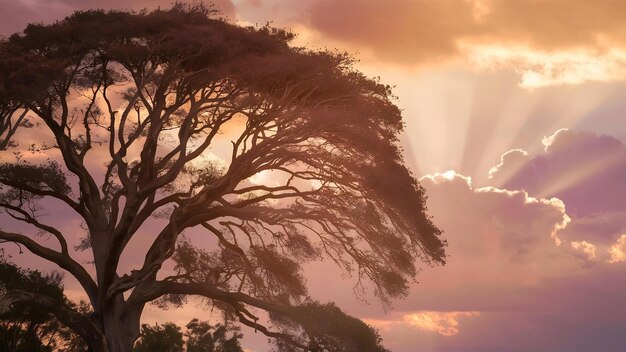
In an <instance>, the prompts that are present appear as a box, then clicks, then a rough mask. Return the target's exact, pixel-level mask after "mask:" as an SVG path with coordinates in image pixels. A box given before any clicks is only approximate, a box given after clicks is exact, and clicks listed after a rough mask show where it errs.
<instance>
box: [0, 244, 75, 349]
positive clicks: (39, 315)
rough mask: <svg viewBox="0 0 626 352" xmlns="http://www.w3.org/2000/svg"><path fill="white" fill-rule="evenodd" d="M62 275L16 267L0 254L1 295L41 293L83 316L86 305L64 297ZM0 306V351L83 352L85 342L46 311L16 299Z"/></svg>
mask: <svg viewBox="0 0 626 352" xmlns="http://www.w3.org/2000/svg"><path fill="white" fill-rule="evenodd" d="M62 278H63V276H62V275H61V274H59V273H58V272H52V273H50V274H42V273H41V272H39V271H37V270H30V269H23V268H18V267H17V266H15V265H14V264H13V263H11V262H10V261H8V260H7V259H6V257H4V256H3V255H2V253H0V293H1V294H4V293H6V292H8V291H12V293H13V295H14V297H16V298H17V294H18V293H19V294H21V295H22V296H30V295H37V294H43V295H46V296H47V297H50V298H51V303H54V304H57V305H59V306H63V307H66V309H72V310H74V311H79V312H82V313H84V315H85V316H86V314H87V312H86V311H85V309H86V308H85V305H84V304H81V305H76V304H74V303H72V302H70V301H69V300H68V299H67V298H66V297H65V295H64V294H63V286H62V285H61V281H62ZM4 303H5V302H3V304H2V305H0V352H53V351H54V352H83V351H86V350H87V347H86V345H85V343H84V342H83V341H82V339H80V338H79V337H78V336H77V335H76V334H75V333H73V331H72V330H71V329H69V328H67V327H66V326H65V325H64V324H62V322H61V321H60V320H59V319H58V318H57V317H56V316H55V315H53V314H51V313H50V311H49V310H48V309H45V307H43V306H41V305H36V304H31V303H27V302H22V301H21V300H19V299H16V300H15V301H14V302H12V303H10V304H6V305H5V304H4Z"/></svg>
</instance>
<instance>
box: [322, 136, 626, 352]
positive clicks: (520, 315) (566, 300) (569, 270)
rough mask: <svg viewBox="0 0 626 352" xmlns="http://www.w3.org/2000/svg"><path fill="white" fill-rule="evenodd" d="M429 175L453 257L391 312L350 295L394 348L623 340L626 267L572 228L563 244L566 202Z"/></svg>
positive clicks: (606, 346) (604, 344) (583, 344)
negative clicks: (572, 236)
mask: <svg viewBox="0 0 626 352" xmlns="http://www.w3.org/2000/svg"><path fill="white" fill-rule="evenodd" d="M553 147H555V148H556V147H557V144H555V145H554V146H553ZM505 161H506V160H505ZM504 164H506V162H505V163H504ZM420 182H421V184H422V185H423V186H424V187H425V188H426V194H427V195H428V201H427V204H428V208H429V213H430V214H431V215H433V220H434V222H435V223H436V224H437V225H438V226H439V227H440V228H441V229H442V230H443V231H444V236H445V238H446V239H447V241H448V243H449V247H448V254H449V258H448V263H447V265H446V266H445V267H441V268H439V267H438V268H429V269H425V270H424V271H423V273H422V274H420V276H419V280H420V283H419V284H417V285H415V286H413V287H412V290H411V294H410V295H409V296H408V297H407V299H406V300H404V301H400V302H396V303H395V304H394V308H395V310H394V312H392V313H391V314H389V315H382V314H376V313H375V312H373V310H372V309H371V307H370V306H366V307H360V306H357V305H354V304H352V305H351V306H350V305H349V303H347V302H348V301H347V299H346V300H345V301H343V302H342V304H345V305H346V306H348V307H349V309H350V310H351V312H352V313H353V314H356V315H358V316H361V317H364V318H366V320H367V322H368V323H370V324H372V325H373V326H375V327H377V328H379V329H380V331H381V334H382V336H383V339H384V341H385V342H386V343H387V346H388V348H391V349H392V350H394V351H414V350H416V346H419V348H420V349H422V350H433V351H435V350H436V351H458V350H467V351H484V350H498V351H499V350H515V351H521V350H523V351H527V350H532V351H569V350H576V349H580V350H603V351H604V350H606V351H617V350H619V347H618V346H617V345H616V344H615V336H616V335H615V331H616V327H619V326H623V324H625V323H626V321H625V320H624V318H623V316H620V314H622V313H618V312H616V311H612V309H614V308H612V307H615V306H616V305H618V306H619V305H621V301H622V298H621V297H620V295H619V294H617V292H620V291H621V290H623V289H626V280H623V279H616V278H620V277H621V275H623V274H624V273H623V271H619V269H620V268H619V267H617V266H615V265H609V264H604V260H601V259H600V258H604V257H606V253H608V252H607V248H605V247H601V246H596V245H595V244H593V243H591V242H589V241H584V240H580V241H570V240H569V239H564V238H563V239H562V241H561V244H560V245H557V243H556V241H555V238H554V237H555V236H556V237H558V238H562V237H565V236H564V235H563V233H566V232H567V231H568V230H569V227H570V224H571V223H569V222H568V221H569V216H568V214H567V213H566V209H567V204H566V203H565V204H564V203H563V202H562V201H560V200H559V199H556V198H549V199H546V198H537V197H533V196H532V194H528V193H527V192H525V191H523V190H508V189H503V188H496V187H476V186H473V184H472V180H471V179H470V178H469V177H466V176H463V175H461V174H458V173H456V172H454V171H448V172H445V173H439V174H431V175H428V176H425V177H423V178H422V179H421V181H420ZM611 243H613V242H611ZM624 243H625V244H626V236H625V239H624ZM624 250H625V252H626V246H625V247H624ZM625 258H626V257H625ZM591 262H593V263H594V265H590V263H591ZM326 273H327V272H326ZM320 275H321V274H320ZM320 277H321V276H320ZM324 277H325V278H326V279H325V280H326V281H325V285H323V288H320V289H319V290H320V291H321V290H327V289H328V287H329V286H332V287H333V288H332V292H331V293H330V295H331V296H332V297H334V298H337V297H338V296H341V294H340V293H339V294H338V293H337V292H338V291H337V288H336V287H337V286H335V284H334V283H333V284H332V285H329V284H328V275H325V276H324ZM611 282H614V284H611ZM310 283H311V284H312V285H316V284H319V282H318V281H316V280H313V281H310ZM338 286H341V285H338ZM348 290H349V289H348ZM591 295H593V297H596V298H595V299H593V300H590V299H589V297H590V296H591ZM342 300H343V299H342ZM617 310H619V311H620V312H622V311H623V309H621V308H617ZM590 321H592V322H594V327H593V328H591V329H590V328H588V325H589V322H590Z"/></svg>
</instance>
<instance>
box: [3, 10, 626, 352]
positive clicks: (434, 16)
mask: <svg viewBox="0 0 626 352" xmlns="http://www.w3.org/2000/svg"><path fill="white" fill-rule="evenodd" d="M169 3H170V1H147V0H146V1H141V0H140V1H137V0H128V1H107V2H104V1H96V0H88V1H77V0H50V1H38V0H28V1H26V0H23V1H8V0H0V34H2V35H9V34H11V33H13V32H15V31H19V30H20V29H22V28H23V27H24V26H25V25H26V23H28V22H45V23H48V22H51V21H53V20H55V19H59V18H62V17H63V16H65V15H68V14H70V13H71V12H72V11H73V10H75V9H85V8H100V7H106V8H111V7H115V8H127V7H132V8H142V7H146V6H147V7H156V6H158V5H160V6H164V7H165V6H168V5H169ZM216 4H217V5H218V6H219V7H220V8H222V9H223V10H224V13H225V14H226V15H227V16H229V17H230V18H231V20H233V21H238V22H240V23H242V24H257V23H258V24H264V23H266V22H268V21H271V22H272V23H273V25H275V26H284V27H287V28H291V29H292V30H294V31H295V32H296V33H299V36H298V38H297V39H296V43H297V44H298V45H307V46H311V47H318V48H339V49H342V50H347V51H349V52H351V53H354V54H355V56H356V57H357V58H359V59H360V62H359V64H358V67H359V69H361V70H362V71H364V72H365V73H367V74H368V75H370V76H380V77H381V81H382V82H384V83H387V84H391V85H394V86H395V90H394V92H395V94H396V95H397V96H398V101H397V104H398V105H399V106H400V107H401V108H402V109H403V111H404V118H405V122H406V132H405V134H404V136H403V144H404V147H405V158H406V161H407V164H408V165H409V166H410V167H411V169H412V170H413V172H414V173H415V175H416V176H417V177H418V178H419V179H420V180H421V182H422V184H423V185H424V187H425V188H426V190H427V194H428V197H429V198H428V207H429V213H430V214H431V215H432V216H433V218H434V222H435V223H436V224H437V226H439V227H440V228H441V229H442V230H443V231H444V233H445V238H446V239H447V241H448V243H449V247H448V253H449V259H448V264H447V265H446V266H444V267H436V268H430V267H424V268H423V271H422V272H421V274H420V275H419V276H418V280H419V283H417V284H415V285H413V287H412V289H411V293H410V294H409V296H408V297H407V298H406V299H405V300H398V301H395V302H394V304H393V307H394V309H393V310H391V311H387V312H386V311H385V310H383V309H382V306H381V304H379V303H378V302H376V299H375V298H373V297H372V296H371V295H369V296H368V293H365V294H364V295H365V297H367V298H369V304H365V303H363V302H359V301H357V300H356V299H355V296H354V294H353V291H352V286H353V284H354V283H353V282H352V281H350V279H347V278H342V276H341V273H340V272H339V271H338V270H335V269H333V268H332V267H329V265H327V264H326V263H320V264H315V265H311V266H310V267H309V268H307V275H308V276H307V277H308V283H309V286H310V293H311V295H312V296H314V297H316V298H318V299H320V300H322V301H324V300H332V301H335V302H337V303H338V305H339V306H340V307H342V308H343V309H344V310H346V311H347V312H348V313H350V314H353V315H355V316H358V317H360V318H362V319H364V320H366V321H367V322H368V323H370V324H371V325H373V326H375V327H376V328H378V329H379V330H380V333H381V335H382V337H383V340H384V344H385V346H386V347H388V348H389V349H391V350H392V351H395V352H401V351H406V352H409V351H460V350H463V351H622V350H623V347H622V346H623V345H624V342H626V338H625V336H626V307H625V306H624V304H623V292H626V146H625V145H624V144H623V143H624V142H625V141H626V124H625V123H624V116H623V114H624V112H625V111H626V100H625V99H624V92H626V82H625V81H626V39H624V38H626V2H620V1H588V0H567V1H566V0H550V1H549V0H516V1H505V0H458V1H457V0H450V1H434V0H404V1H400V0H398V1H385V2H384V1H382V0H380V1H376V0H341V1H330V0H302V1H287V0H282V1H281V0H232V2H231V1H230V0H221V1H216ZM22 137H23V138H29V136H22ZM0 157H2V156H0ZM260 177H261V176H260ZM264 177H265V180H264V181H266V182H267V181H268V180H267V177H268V176H264ZM50 222H51V223H53V224H54V223H55V222H56V224H57V225H60V226H61V227H62V228H63V227H64V228H67V229H71V228H76V226H79V224H78V223H77V222H73V221H71V220H70V221H67V219H60V218H56V219H51V221H50ZM149 230H150V229H145V230H144V231H147V232H149ZM78 239H79V236H78V235H77V236H76V237H75V238H74V240H75V241H77V240H78ZM140 247H141V244H140V243H138V244H136V247H135V248H140ZM15 259H16V261H17V262H18V263H20V264H24V265H29V266H31V267H38V268H45V267H46V266H45V264H44V263H43V262H42V261H39V260H36V259H34V258H33V257H32V256H28V255H23V256H19V257H16V258H15ZM140 264H141V258H134V259H133V258H132V256H128V258H126V261H125V263H124V265H125V266H126V268H128V269H131V268H133V267H134V266H137V265H140ZM66 287H67V289H68V295H69V296H70V297H74V298H78V297H81V293H80V291H79V289H78V286H77V285H76V284H75V283H73V282H71V281H69V282H67V283H66ZM193 317H200V318H204V319H206V318H208V317H209V312H207V311H202V310H201V309H200V307H199V306H198V305H196V304H189V305H187V306H186V307H185V308H184V309H180V310H169V311H162V310H159V309H157V308H156V307H150V308H148V309H147V311H146V314H145V318H146V321H148V322H153V321H166V320H169V321H174V322H177V323H181V324H184V323H186V322H188V321H189V320H190V319H191V318H193ZM243 332H244V334H245V335H246V340H245V341H246V347H248V348H249V349H250V350H253V351H265V350H267V348H268V347H267V344H266V339H265V338H263V337H262V336H260V334H256V335H255V334H254V332H253V331H250V330H244V331H243Z"/></svg>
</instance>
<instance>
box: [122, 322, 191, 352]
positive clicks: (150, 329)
mask: <svg viewBox="0 0 626 352" xmlns="http://www.w3.org/2000/svg"><path fill="white" fill-rule="evenodd" d="M182 350H183V333H182V332H181V330H180V327H179V326H177V325H176V324H174V323H164V324H155V325H154V326H150V325H148V324H143V325H141V340H140V341H139V342H138V343H137V345H135V348H134V349H133V351H134V352H151V351H159V352H182Z"/></svg>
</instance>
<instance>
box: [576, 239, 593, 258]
mask: <svg viewBox="0 0 626 352" xmlns="http://www.w3.org/2000/svg"><path fill="white" fill-rule="evenodd" d="M571 245H572V248H574V250H576V251H578V252H580V253H581V255H583V257H584V259H586V260H594V259H596V246H595V245H593V244H591V243H589V242H587V241H580V242H579V241H572V242H571Z"/></svg>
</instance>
